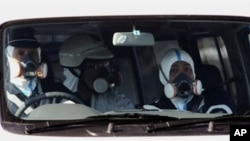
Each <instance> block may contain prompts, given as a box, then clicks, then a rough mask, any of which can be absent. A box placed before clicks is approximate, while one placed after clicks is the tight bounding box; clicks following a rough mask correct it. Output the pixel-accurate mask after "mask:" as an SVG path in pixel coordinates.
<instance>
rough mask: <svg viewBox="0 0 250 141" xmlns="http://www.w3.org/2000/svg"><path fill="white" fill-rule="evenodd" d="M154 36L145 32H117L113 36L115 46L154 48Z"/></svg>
mask: <svg viewBox="0 0 250 141" xmlns="http://www.w3.org/2000/svg"><path fill="white" fill-rule="evenodd" d="M154 43H155V41H154V36H153V35H152V34H151V33H145V32H141V33H140V32H138V33H135V32H116V33H114V35H113V45H114V46H153V45H154Z"/></svg>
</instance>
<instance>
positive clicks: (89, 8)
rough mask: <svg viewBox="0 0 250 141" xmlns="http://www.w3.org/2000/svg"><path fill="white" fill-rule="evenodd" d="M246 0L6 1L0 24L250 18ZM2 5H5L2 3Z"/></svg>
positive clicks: (1, 11)
mask: <svg viewBox="0 0 250 141" xmlns="http://www.w3.org/2000/svg"><path fill="white" fill-rule="evenodd" d="M249 3H250V2H248V1H245V0H238V1H226V3H225V2H224V1H218V0H209V1H200V0H188V1H183V0H164V1H163V0H147V1H143V2H142V1H132V0H126V1H117V0H105V1H100V0H89V1H87V2H86V1H84V2H83V1H74V2H72V1H63V0H60V1H59V0H58V1H51V0H41V1H33V0H22V1H16V0H8V1H7V0H6V1H1V2H0V5H2V7H1V8H0V24H3V23H5V22H7V21H11V20H18V19H30V18H49V17H69V16H106V15H227V16H246V17H249V15H250V10H249ZM3 5H5V6H3Z"/></svg>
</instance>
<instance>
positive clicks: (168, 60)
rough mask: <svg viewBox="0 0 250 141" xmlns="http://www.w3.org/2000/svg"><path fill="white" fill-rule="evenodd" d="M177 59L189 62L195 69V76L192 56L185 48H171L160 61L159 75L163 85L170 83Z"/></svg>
mask: <svg viewBox="0 0 250 141" xmlns="http://www.w3.org/2000/svg"><path fill="white" fill-rule="evenodd" d="M177 61H184V62H187V63H189V64H190V66H191V68H192V70H193V75H194V78H195V73H194V72H195V70H194V62H193V59H192V58H191V56H190V55H189V54H188V53H187V52H185V51H184V50H180V49H171V50H169V51H168V52H167V53H166V54H165V55H164V56H163V58H162V60H161V63H160V69H161V70H160V71H159V77H160V81H161V83H162V84H163V85H165V84H167V83H168V81H169V74H170V69H171V66H172V65H173V64H174V63H175V62H177ZM163 73H164V74H163Z"/></svg>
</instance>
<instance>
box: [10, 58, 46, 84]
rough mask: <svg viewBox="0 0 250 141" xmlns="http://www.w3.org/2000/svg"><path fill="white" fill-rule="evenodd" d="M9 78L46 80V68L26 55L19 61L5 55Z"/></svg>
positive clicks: (44, 64)
mask: <svg viewBox="0 0 250 141" xmlns="http://www.w3.org/2000/svg"><path fill="white" fill-rule="evenodd" d="M7 59H8V64H9V70H10V77H11V78H16V77H20V78H23V79H26V80H31V79H33V78H35V77H38V78H40V79H43V78H46V76H47V71H48V67H47V64H46V63H40V64H38V63H36V62H35V61H34V59H33V58H32V57H31V56H30V55H26V56H24V57H23V58H21V60H20V61H19V60H17V59H15V58H13V57H11V56H9V55H7Z"/></svg>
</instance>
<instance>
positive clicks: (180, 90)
mask: <svg viewBox="0 0 250 141" xmlns="http://www.w3.org/2000/svg"><path fill="white" fill-rule="evenodd" d="M201 92H202V84H201V81H200V80H194V81H192V80H191V78H190V77H188V76H187V75H186V74H184V73H181V74H179V75H178V76H177V77H176V78H175V80H174V81H173V83H167V84H166V85H165V86H164V93H165V95H166V96H167V97H168V98H173V97H182V98H187V97H188V96H189V95H190V94H195V95H200V94H201Z"/></svg>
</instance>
